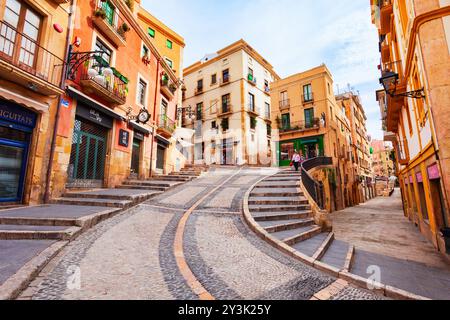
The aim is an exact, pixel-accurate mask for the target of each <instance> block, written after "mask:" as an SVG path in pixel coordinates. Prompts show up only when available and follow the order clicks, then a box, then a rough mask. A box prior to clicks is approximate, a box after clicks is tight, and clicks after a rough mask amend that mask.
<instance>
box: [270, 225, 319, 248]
mask: <svg viewBox="0 0 450 320" xmlns="http://www.w3.org/2000/svg"><path fill="white" fill-rule="evenodd" d="M315 228H317V226H315V225H313V226H305V227H302V228H297V229H291V230H285V231H279V232H274V233H272V236H274V237H275V238H277V239H279V240H281V241H283V242H285V243H286V244H288V245H294V244H295V243H297V242H300V241H303V240H306V239H307V238H306V235H307V234H309V233H310V232H311V231H313V230H314V229H315Z"/></svg>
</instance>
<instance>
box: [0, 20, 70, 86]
mask: <svg viewBox="0 0 450 320" xmlns="http://www.w3.org/2000/svg"><path fill="white" fill-rule="evenodd" d="M0 60H3V61H5V62H7V63H9V64H11V65H13V66H15V67H17V68H19V69H20V70H22V71H24V72H26V73H27V74H30V75H32V76H34V77H37V78H39V79H41V80H43V81H45V82H47V83H49V84H51V85H53V86H55V87H61V81H62V71H63V69H64V60H63V59H61V58H59V57H57V56H56V55H55V54H53V53H52V52H50V51H49V50H47V49H46V48H44V47H42V46H40V45H39V43H38V42H37V41H35V40H33V39H31V38H30V37H28V36H27V35H25V34H23V33H21V32H18V31H17V29H16V28H14V27H13V26H12V25H10V24H8V23H7V22H5V21H0Z"/></svg>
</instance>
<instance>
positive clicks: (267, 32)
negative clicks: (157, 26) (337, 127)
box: [142, 0, 383, 139]
mask: <svg viewBox="0 0 450 320" xmlns="http://www.w3.org/2000/svg"><path fill="white" fill-rule="evenodd" d="M142 4H143V6H144V7H145V8H146V9H147V10H149V11H150V12H151V13H152V14H153V15H155V16H156V17H157V18H158V19H160V20H161V21H163V22H164V23H165V24H166V25H168V26H169V27H171V28H172V29H173V30H174V31H176V32H177V33H179V34H180V35H181V36H183V37H184V39H185V42H186V48H185V52H184V67H187V66H189V65H191V64H192V63H194V62H196V61H198V60H200V59H201V58H203V57H204V56H205V55H206V54H209V53H214V52H217V51H218V50H220V49H222V48H224V47H226V46H227V45H229V44H231V43H233V42H235V41H237V40H239V39H244V40H246V41H247V42H248V43H249V44H250V45H251V46H252V47H253V48H254V49H255V50H256V51H258V52H259V53H260V54H261V55H262V56H263V57H264V58H265V59H266V60H267V61H269V62H270V63H271V64H272V65H273V66H274V69H275V71H276V72H277V73H278V74H279V75H280V76H281V77H282V78H283V77H286V76H289V75H292V74H295V73H298V72H302V71H305V70H308V69H310V68H313V67H315V66H318V65H320V64H322V63H325V64H326V65H327V66H328V68H329V69H330V70H331V73H332V74H333V78H334V84H335V93H336V94H337V93H338V87H339V91H340V92H341V93H342V91H343V90H347V88H349V86H350V88H352V90H353V91H355V92H359V93H360V95H361V98H362V102H363V106H364V108H365V110H366V114H367V118H368V121H367V130H368V132H369V134H370V135H371V136H372V138H374V139H382V137H383V133H382V130H381V120H380V118H381V115H380V110H379V107H378V103H377V101H376V99H375V91H376V90H378V89H380V86H379V82H378V79H379V78H380V74H379V70H378V68H377V66H378V64H379V63H380V54H379V51H378V34H377V30H376V28H375V26H374V25H372V23H371V16H370V1H369V0H357V1H355V0H340V1H336V0H164V1H161V0H142Z"/></svg>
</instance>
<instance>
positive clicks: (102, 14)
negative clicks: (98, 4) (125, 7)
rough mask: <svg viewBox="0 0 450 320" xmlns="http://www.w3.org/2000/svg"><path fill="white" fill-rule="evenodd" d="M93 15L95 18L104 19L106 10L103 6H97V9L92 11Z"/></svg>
mask: <svg viewBox="0 0 450 320" xmlns="http://www.w3.org/2000/svg"><path fill="white" fill-rule="evenodd" d="M94 16H96V17H97V18H102V19H105V18H106V11H105V10H104V9H103V8H98V9H97V10H95V11H94Z"/></svg>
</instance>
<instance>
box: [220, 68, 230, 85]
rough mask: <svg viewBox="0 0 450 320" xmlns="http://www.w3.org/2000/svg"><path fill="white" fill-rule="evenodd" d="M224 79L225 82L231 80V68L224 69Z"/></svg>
mask: <svg viewBox="0 0 450 320" xmlns="http://www.w3.org/2000/svg"><path fill="white" fill-rule="evenodd" d="M222 79H223V83H227V82H229V81H230V70H229V69H225V70H223V71H222Z"/></svg>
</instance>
